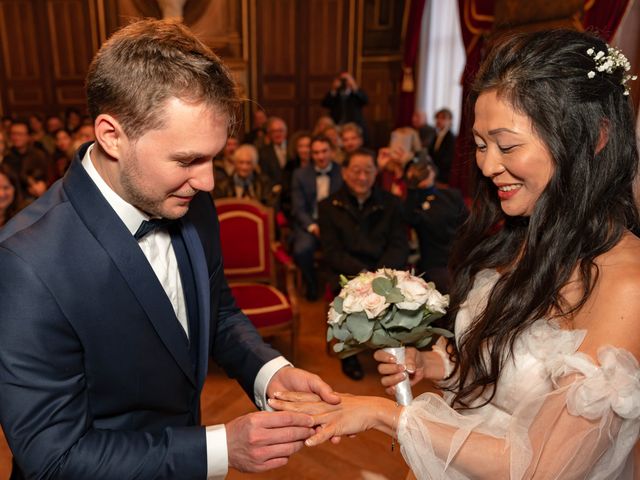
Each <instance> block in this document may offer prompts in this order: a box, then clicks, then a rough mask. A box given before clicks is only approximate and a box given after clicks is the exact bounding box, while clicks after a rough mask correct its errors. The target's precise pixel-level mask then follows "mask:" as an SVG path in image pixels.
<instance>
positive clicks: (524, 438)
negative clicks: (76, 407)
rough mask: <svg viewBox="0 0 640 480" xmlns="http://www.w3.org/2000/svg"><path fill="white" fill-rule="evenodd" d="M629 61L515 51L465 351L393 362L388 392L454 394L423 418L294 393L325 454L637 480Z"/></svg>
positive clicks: (607, 51)
mask: <svg viewBox="0 0 640 480" xmlns="http://www.w3.org/2000/svg"><path fill="white" fill-rule="evenodd" d="M627 69H628V62H627V61H626V58H624V56H623V55H622V54H621V53H620V52H618V51H617V50H614V49H611V48H608V46H607V45H606V44H605V43H604V42H602V41H601V40H600V39H598V38H597V37H595V36H593V35H590V34H585V33H579V32H573V31H564V30H557V31H546V32H538V33H533V34H527V35H520V36H515V37H511V38H509V39H507V40H506V41H505V42H503V43H502V44H501V45H499V46H497V47H496V48H494V50H493V51H492V52H491V53H490V54H489V57H488V58H487V59H486V61H485V62H484V64H483V65H482V67H481V69H480V72H479V73H478V75H477V78H476V81H475V86H474V93H473V96H472V100H473V102H474V105H475V122H474V126H473V136H474V139H475V144H476V163H477V165H478V169H479V173H480V174H481V175H478V179H477V185H476V195H475V199H474V204H473V207H472V212H471V216H470V218H469V220H468V222H467V223H466V224H465V226H464V227H463V231H462V233H461V235H460V238H459V239H458V244H457V249H456V253H455V254H454V258H453V260H452V266H453V273H454V282H453V285H454V289H453V291H452V308H451V315H450V318H455V323H454V325H453V328H454V329H455V341H452V342H451V343H450V344H446V342H445V340H444V339H440V341H439V342H438V344H437V345H436V346H435V347H434V349H433V350H431V351H427V352H418V351H416V350H414V349H409V352H408V353H409V355H408V360H407V361H406V363H405V365H396V364H395V359H394V358H393V357H391V356H390V355H389V354H386V353H384V352H382V351H379V352H376V354H375V358H376V359H377V360H378V361H380V362H381V364H380V366H379V371H380V373H382V374H383V378H382V383H383V385H385V386H386V387H388V389H387V391H388V393H392V391H393V388H394V387H393V385H395V384H396V383H397V382H398V381H400V380H402V379H403V378H404V377H405V375H407V374H408V375H410V377H411V378H412V382H413V383H415V382H417V381H419V380H421V379H423V378H426V379H430V380H434V381H438V382H439V385H440V386H441V388H442V389H443V390H444V398H442V397H440V396H438V395H435V394H430V393H428V394H424V395H421V396H420V397H418V398H416V399H415V400H414V401H413V402H412V403H411V404H410V405H409V406H407V407H400V406H398V405H397V404H395V403H394V402H393V401H391V400H388V399H385V398H378V397H362V396H350V395H342V400H341V403H340V404H339V405H328V404H324V403H321V402H319V401H317V399H316V398H314V396H313V395H310V394H298V393H293V392H285V393H282V394H279V396H278V398H276V399H272V400H271V405H272V406H273V407H274V408H276V409H281V410H292V411H303V412H307V413H311V414H313V415H314V418H315V421H316V422H317V424H318V425H319V427H318V429H317V430H316V434H315V435H314V436H313V437H311V438H310V439H308V441H307V445H309V446H313V445H317V444H319V443H321V442H323V441H326V440H328V439H330V438H332V437H336V436H341V435H349V434H355V433H358V432H361V431H364V430H367V429H371V428H375V429H378V430H381V431H383V432H385V433H387V434H389V435H391V436H393V437H397V439H398V442H399V443H400V446H401V450H402V453H403V455H404V458H405V459H406V461H407V463H408V464H409V466H410V467H411V469H412V471H413V473H414V474H415V475H416V476H417V477H418V478H420V479H481V478H487V479H498V478H500V479H502V478H511V479H521V478H539V479H567V478H588V479H627V478H632V476H633V462H632V450H633V447H634V445H635V443H636V440H637V439H638V434H639V430H640V369H639V366H638V360H637V359H638V358H640V240H639V239H638V238H636V237H635V236H633V235H632V234H631V233H630V232H629V228H631V227H633V226H634V225H637V222H638V213H637V210H636V206H635V204H634V197H633V192H632V187H633V183H634V179H635V177H636V172H637V168H638V150H637V146H636V141H635V134H634V120H633V113H632V107H631V103H630V100H629V96H628V92H629V90H628V88H629V86H628V80H631V79H630V78H629V76H628V75H627V72H626V70H627Z"/></svg>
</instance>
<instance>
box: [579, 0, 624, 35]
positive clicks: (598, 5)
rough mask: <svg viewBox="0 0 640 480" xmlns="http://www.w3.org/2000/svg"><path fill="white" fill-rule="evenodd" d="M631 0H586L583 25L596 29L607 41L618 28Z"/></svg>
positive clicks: (586, 27)
mask: <svg viewBox="0 0 640 480" xmlns="http://www.w3.org/2000/svg"><path fill="white" fill-rule="evenodd" d="M630 3H631V2H630V1H629V0H585V2H584V15H583V16H582V26H583V27H584V28H585V30H586V29H589V30H594V31H595V32H597V33H598V35H600V36H601V37H602V38H603V39H604V40H606V41H607V42H608V41H610V40H611V39H612V38H613V36H614V35H615V33H616V30H618V26H619V25H620V22H621V21H622V18H623V17H624V14H625V12H626V11H627V7H628V6H629V4H630Z"/></svg>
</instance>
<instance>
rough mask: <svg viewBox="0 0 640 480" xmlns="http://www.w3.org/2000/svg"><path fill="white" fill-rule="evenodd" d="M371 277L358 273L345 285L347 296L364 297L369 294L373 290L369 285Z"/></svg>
mask: <svg viewBox="0 0 640 480" xmlns="http://www.w3.org/2000/svg"><path fill="white" fill-rule="evenodd" d="M371 281H372V278H370V276H369V275H359V276H357V277H356V278H354V279H353V280H351V281H350V282H349V283H347V285H346V286H345V288H346V290H347V296H349V295H355V296H356V297H360V298H364V297H366V296H367V295H369V294H370V293H371V292H372V291H373V290H372V287H371Z"/></svg>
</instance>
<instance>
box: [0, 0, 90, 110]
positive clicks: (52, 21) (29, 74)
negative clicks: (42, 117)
mask: <svg viewBox="0 0 640 480" xmlns="http://www.w3.org/2000/svg"><path fill="white" fill-rule="evenodd" d="M99 41H100V39H99V28H98V15H97V9H96V3H95V1H93V0H45V1H42V0H0V43H1V48H2V63H1V64H0V65H1V69H2V70H1V72H0V81H1V83H2V111H3V114H8V113H11V114H14V115H25V114H28V113H31V112H43V113H57V112H60V111H61V110H63V109H64V108H66V107H68V106H79V107H82V106H84V103H85V100H84V92H83V85H84V77H85V75H86V71H87V66H88V64H89V61H90V59H91V57H92V56H93V54H94V52H95V51H96V49H97V46H98V44H99Z"/></svg>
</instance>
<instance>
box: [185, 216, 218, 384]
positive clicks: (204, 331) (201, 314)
mask: <svg viewBox="0 0 640 480" xmlns="http://www.w3.org/2000/svg"><path fill="white" fill-rule="evenodd" d="M180 224H181V228H182V232H181V233H182V238H183V239H184V243H185V247H186V249H187V253H188V254H189V259H190V261H191V267H192V269H193V277H194V280H195V284H196V296H197V298H198V322H199V323H198V326H199V329H200V334H199V336H198V340H199V344H198V360H197V372H198V378H197V386H198V388H202V385H203V384H204V379H205V378H206V376H207V366H208V358H209V346H208V341H209V340H208V339H209V328H210V325H209V323H210V322H209V318H210V312H211V305H210V295H211V294H210V282H209V273H208V271H207V260H206V258H205V255H204V250H203V249H202V242H200V237H199V236H198V232H197V230H196V228H195V226H194V225H193V223H191V222H190V221H189V220H188V219H187V218H186V216H185V217H183V218H182V219H181V221H180ZM214 275H215V273H214Z"/></svg>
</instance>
